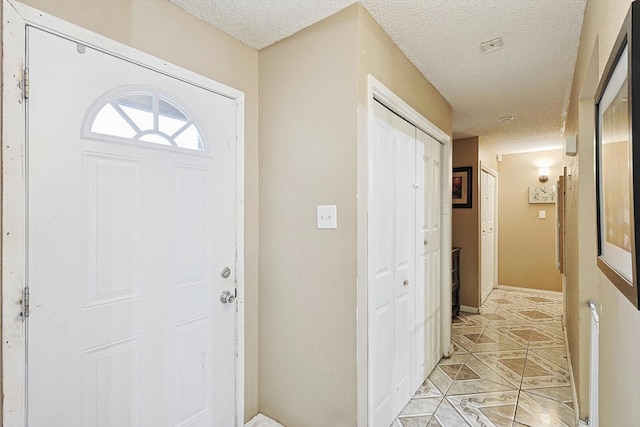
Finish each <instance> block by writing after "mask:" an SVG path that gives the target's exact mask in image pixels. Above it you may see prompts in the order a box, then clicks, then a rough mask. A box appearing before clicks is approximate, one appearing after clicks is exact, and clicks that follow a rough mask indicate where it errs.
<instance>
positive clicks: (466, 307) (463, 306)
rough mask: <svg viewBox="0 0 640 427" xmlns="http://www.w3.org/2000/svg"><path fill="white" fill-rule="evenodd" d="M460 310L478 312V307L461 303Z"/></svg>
mask: <svg viewBox="0 0 640 427" xmlns="http://www.w3.org/2000/svg"><path fill="white" fill-rule="evenodd" d="M460 311H461V312H463V313H471V314H480V309H479V308H478V307H469V306H466V305H461V306H460Z"/></svg>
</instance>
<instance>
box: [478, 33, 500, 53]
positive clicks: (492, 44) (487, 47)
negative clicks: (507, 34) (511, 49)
mask: <svg viewBox="0 0 640 427" xmlns="http://www.w3.org/2000/svg"><path fill="white" fill-rule="evenodd" d="M503 46H504V42H503V41H502V37H498V38H496V39H493V40H489V41H487V42H480V49H482V51H483V52H484V53H489V52H493V51H494V50H498V49H502V47H503Z"/></svg>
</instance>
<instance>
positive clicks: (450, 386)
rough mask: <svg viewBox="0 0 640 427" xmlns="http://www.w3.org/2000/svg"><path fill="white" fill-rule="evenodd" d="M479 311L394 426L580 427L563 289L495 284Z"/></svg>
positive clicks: (460, 324) (456, 327)
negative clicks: (526, 289)
mask: <svg viewBox="0 0 640 427" xmlns="http://www.w3.org/2000/svg"><path fill="white" fill-rule="evenodd" d="M480 313H481V314H465V313H460V316H458V317H455V318H454V319H453V326H452V339H453V346H454V349H455V351H454V354H453V355H452V356H451V357H450V358H448V359H442V360H441V361H440V363H439V364H438V366H436V368H435V369H434V370H433V372H432V373H431V374H430V375H429V378H427V380H426V381H425V382H424V383H423V384H422V387H420V389H419V390H418V391H417V393H416V394H415V396H414V397H413V399H411V401H410V402H409V403H408V404H407V406H406V407H405V408H404V409H403V411H402V413H401V414H400V416H399V417H398V418H397V419H396V420H395V421H394V422H393V424H392V427H467V426H474V427H475V426H478V427H522V426H530V427H547V426H548V427H552V426H553V427H556V426H558V427H564V426H571V427H575V414H574V409H573V408H574V405H573V400H572V392H571V381H570V377H569V366H568V362H567V354H566V349H565V344H564V333H563V330H562V294H561V293H559V292H558V293H549V292H524V291H517V290H507V289H494V290H493V292H491V295H489V297H488V298H487V301H486V302H485V304H484V305H483V306H482V307H481V309H480Z"/></svg>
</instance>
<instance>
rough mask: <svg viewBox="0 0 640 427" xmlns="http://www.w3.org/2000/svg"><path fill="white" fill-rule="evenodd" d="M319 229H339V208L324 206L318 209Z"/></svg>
mask: <svg viewBox="0 0 640 427" xmlns="http://www.w3.org/2000/svg"><path fill="white" fill-rule="evenodd" d="M317 217H318V228H338V207H337V206H336V205H323V206H318V207H317Z"/></svg>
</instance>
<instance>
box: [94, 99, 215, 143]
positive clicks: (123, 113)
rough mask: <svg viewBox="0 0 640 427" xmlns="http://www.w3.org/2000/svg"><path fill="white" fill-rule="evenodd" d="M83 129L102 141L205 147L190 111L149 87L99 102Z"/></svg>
mask: <svg viewBox="0 0 640 427" xmlns="http://www.w3.org/2000/svg"><path fill="white" fill-rule="evenodd" d="M103 99H104V98H103ZM83 133H84V136H85V137H88V138H91V139H99V140H105V141H114V140H115V141H118V142H132V141H143V142H148V143H152V144H159V145H164V146H168V147H177V148H184V149H187V150H197V151H205V147H206V146H205V142H204V139H203V137H202V133H201V132H200V130H199V129H198V126H197V124H196V123H195V122H194V121H193V119H192V118H191V117H190V116H189V114H187V112H186V111H185V110H184V109H183V108H181V107H180V106H179V105H178V104H176V103H175V102H173V101H171V100H170V99H168V98H167V97H165V96H163V95H160V94H158V93H155V92H151V91H135V92H131V91H130V92H127V93H124V94H120V95H118V96H116V97H112V98H109V99H107V101H106V102H103V103H99V104H98V105H96V106H95V107H94V108H93V109H92V111H91V112H90V114H89V117H87V118H86V119H85V126H84V132H83Z"/></svg>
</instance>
